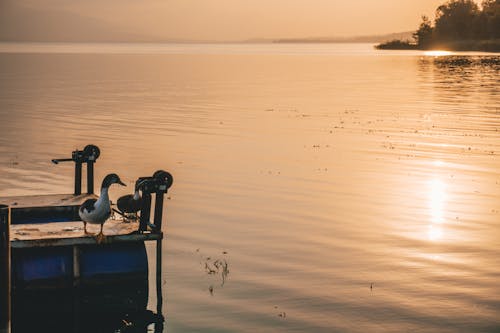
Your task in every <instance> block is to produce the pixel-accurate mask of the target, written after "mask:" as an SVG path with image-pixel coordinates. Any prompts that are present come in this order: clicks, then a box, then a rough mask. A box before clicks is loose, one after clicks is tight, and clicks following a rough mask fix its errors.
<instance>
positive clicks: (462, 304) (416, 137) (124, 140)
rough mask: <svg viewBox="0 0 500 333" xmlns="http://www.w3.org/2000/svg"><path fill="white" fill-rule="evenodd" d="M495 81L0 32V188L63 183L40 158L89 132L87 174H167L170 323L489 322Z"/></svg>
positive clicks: (461, 62)
mask: <svg viewBox="0 0 500 333" xmlns="http://www.w3.org/2000/svg"><path fill="white" fill-rule="evenodd" d="M499 74H500V56H498V55H494V54H481V53H460V54H453V53H451V54H445V53H444V54H443V53H431V54H429V53H424V52H416V51H377V50H374V49H373V47H372V45H367V44H322V45H316V44H302V45H301V44H267V45H257V44H225V45H215V44H201V45H193V44H163V45H162V44H35V43H33V44H9V43H3V44H0V77H1V80H0V119H1V120H0V133H1V135H0V196H6V195H23V194H37V193H40V194H44V193H61V192H63V193H64V192H71V191H72V177H73V169H72V167H70V166H69V165H64V164H63V165H58V166H56V165H53V164H51V163H50V160H51V159H52V158H56V157H69V153H70V152H71V151H72V150H74V149H75V148H83V147H84V146H85V145H87V144H89V143H92V144H95V145H98V146H99V147H100V148H101V157H100V158H99V160H98V162H97V164H96V177H97V181H96V183H100V179H102V177H103V176H104V175H105V174H107V173H109V172H116V173H118V174H119V175H120V176H121V177H122V179H124V180H125V182H126V183H128V184H132V182H133V181H135V179H136V178H137V177H139V176H148V175H151V174H152V173H153V172H154V171H155V170H157V169H165V170H168V171H170V172H171V173H172V174H173V176H174V179H175V181H174V185H173V187H172V188H171V190H170V192H169V194H168V196H169V199H170V200H167V201H166V211H165V212H164V214H165V218H166V223H164V231H165V233H166V235H167V236H166V241H165V242H164V256H163V258H164V263H163V272H164V277H163V281H162V282H163V293H164V308H163V312H164V314H165V315H166V326H165V327H166V329H165V332H169V333H172V332H173V333H177V332H499V331H500V285H499V281H500V88H499V87H500V85H499V84H500V75H499ZM126 190H127V189H122V188H114V189H113V190H112V191H111V198H112V199H113V198H114V199H116V198H117V197H118V196H120V195H122V194H125V193H126ZM150 250H151V251H153V248H151V249H150ZM216 260H220V261H221V262H225V263H227V271H225V272H224V273H225V274H223V272H221V271H219V272H218V273H214V274H209V273H210V269H211V268H213V267H214V266H213V265H214V263H215V261H216ZM207 267H208V269H207ZM152 282H154V280H153V281H152ZM151 289H153V290H154V288H153V285H152V288H151ZM150 303H151V307H152V308H154V304H155V299H154V295H152V296H151V302H150Z"/></svg>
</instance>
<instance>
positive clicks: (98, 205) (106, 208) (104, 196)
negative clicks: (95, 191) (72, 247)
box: [78, 173, 126, 243]
mask: <svg viewBox="0 0 500 333" xmlns="http://www.w3.org/2000/svg"><path fill="white" fill-rule="evenodd" d="M112 184H120V185H122V186H126V185H125V184H124V183H123V182H122V181H121V180H120V177H118V175H117V174H115V173H111V174H109V175H107V176H106V177H104V179H103V181H102V185H101V195H100V196H99V199H87V200H86V201H85V202H84V203H83V204H82V205H81V206H80V209H79V210H78V215H80V218H81V219H82V221H83V231H84V232H85V234H87V223H92V224H100V225H101V230H100V231H99V233H98V234H97V235H96V240H97V242H98V243H100V242H102V240H103V239H104V238H105V236H104V234H103V233H102V228H103V225H104V222H106V220H107V219H108V218H109V216H110V215H111V205H110V202H109V195H108V190H109V187H110V186H111V185H112Z"/></svg>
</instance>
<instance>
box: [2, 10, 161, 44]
mask: <svg viewBox="0 0 500 333" xmlns="http://www.w3.org/2000/svg"><path fill="white" fill-rule="evenodd" d="M125 36H126V37H125ZM148 38H149V39H151V38H150V37H148V36H140V35H135V34H134V33H130V32H129V31H124V29H122V28H120V27H116V26H112V25H110V24H108V23H106V22H103V21H100V20H97V19H94V18H90V17H85V16H80V15H78V14H75V13H70V12H67V11H62V10H61V11H55V10H43V9H39V8H37V9H35V8H30V7H25V6H22V5H20V4H18V3H16V2H15V1H5V2H3V3H2V4H0V41H12V42H19V41H21V42H28V41H29V42H107V41H115V42H119V41H141V40H146V39H148Z"/></svg>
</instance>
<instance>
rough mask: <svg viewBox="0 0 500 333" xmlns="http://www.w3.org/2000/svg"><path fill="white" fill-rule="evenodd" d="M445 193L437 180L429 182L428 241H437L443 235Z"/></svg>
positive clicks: (442, 185) (441, 183) (442, 184)
mask: <svg viewBox="0 0 500 333" xmlns="http://www.w3.org/2000/svg"><path fill="white" fill-rule="evenodd" d="M445 200H446V191H445V186H444V183H443V182H442V181H441V180H439V179H433V180H431V181H430V182H429V210H430V216H431V220H430V224H429V234H428V237H429V240H433V241H435V240H439V239H440V238H441V237H442V234H443V230H442V228H443V226H442V225H441V224H442V223H443V222H444V212H445Z"/></svg>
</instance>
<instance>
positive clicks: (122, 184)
mask: <svg viewBox="0 0 500 333" xmlns="http://www.w3.org/2000/svg"><path fill="white" fill-rule="evenodd" d="M118 184H120V185H121V186H127V185H125V184H124V183H123V182H122V181H121V180H118Z"/></svg>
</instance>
